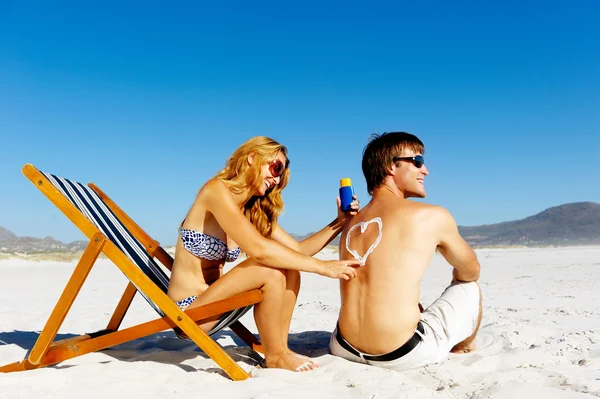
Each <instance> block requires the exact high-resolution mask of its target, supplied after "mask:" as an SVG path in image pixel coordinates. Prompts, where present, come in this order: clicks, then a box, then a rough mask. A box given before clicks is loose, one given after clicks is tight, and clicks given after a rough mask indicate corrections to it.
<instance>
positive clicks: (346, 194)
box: [340, 177, 354, 211]
mask: <svg viewBox="0 0 600 399" xmlns="http://www.w3.org/2000/svg"><path fill="white" fill-rule="evenodd" d="M353 195H354V190H353V189H352V180H351V179H350V178H349V177H346V178H343V179H341V180H340V200H341V206H340V207H341V208H342V211H349V210H350V209H352V208H350V203H351V202H352V201H353V199H352V196H353Z"/></svg>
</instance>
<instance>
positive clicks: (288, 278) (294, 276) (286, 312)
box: [281, 270, 300, 345]
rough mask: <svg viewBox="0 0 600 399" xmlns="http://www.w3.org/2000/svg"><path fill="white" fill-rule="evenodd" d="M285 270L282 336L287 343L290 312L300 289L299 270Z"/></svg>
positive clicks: (292, 310)
mask: <svg viewBox="0 0 600 399" xmlns="http://www.w3.org/2000/svg"><path fill="white" fill-rule="evenodd" d="M284 272H285V282H286V285H285V292H284V294H283V323H282V325H281V327H282V331H281V333H282V337H283V340H284V342H285V343H286V345H287V342H288V336H289V333H290V324H291V323H292V314H293V313H294V308H295V307H296V300H297V299H298V292H299V291H300V272H298V271H296V270H284Z"/></svg>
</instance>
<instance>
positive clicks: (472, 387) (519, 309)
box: [0, 247, 600, 399]
mask: <svg viewBox="0 0 600 399" xmlns="http://www.w3.org/2000/svg"><path fill="white" fill-rule="evenodd" d="M477 252H478V255H479V259H480V262H481V264H482V278H481V287H482V291H483V295H484V318H483V322H482V327H481V330H480V334H479V336H478V339H477V344H478V346H479V350H477V351H476V352H474V353H471V354H467V355H450V356H449V358H448V360H446V361H445V362H443V363H441V364H439V365H435V366H430V367H427V368H424V369H420V370H413V371H409V372H405V373H397V372H393V371H388V370H383V369H378V368H375V367H371V366H365V365H359V364H355V363H351V362H348V361H346V360H343V359H339V358H335V357H333V356H331V355H329V354H327V346H328V342H329V337H330V334H331V331H332V330H333V328H334V326H335V321H336V318H337V312H338V309H339V297H338V286H337V281H335V280H331V279H327V278H324V277H319V276H315V275H311V274H304V275H303V283H302V290H301V292H300V297H299V300H298V306H297V309H296V312H295V315H294V320H293V322H292V331H291V335H290V344H291V347H292V348H293V349H295V350H296V351H298V352H300V353H305V354H308V355H310V356H314V357H316V358H317V361H318V362H320V364H321V365H322V367H321V368H320V369H318V370H316V371H312V372H308V373H292V372H288V371H282V370H264V369H261V370H257V369H255V367H254V366H255V365H256V360H254V359H255V358H256V355H255V354H253V352H252V351H250V350H249V349H248V348H247V347H245V346H243V344H242V343H241V341H240V340H239V339H238V338H237V337H235V336H234V335H233V334H232V333H230V332H229V330H226V331H224V332H221V333H220V334H218V335H217V341H218V342H219V343H220V344H221V345H223V346H224V347H226V350H227V352H228V353H229V354H230V355H231V356H232V357H234V359H236V361H238V363H239V364H240V365H241V366H242V367H243V368H244V369H246V370H248V371H252V372H253V374H254V378H252V379H249V380H247V381H243V382H232V381H231V380H229V379H228V378H226V377H224V374H223V372H222V371H220V370H219V369H218V368H217V367H216V365H215V364H214V362H212V361H211V360H210V359H208V358H207V357H206V355H204V353H202V352H200V351H199V350H198V349H197V347H196V346H195V345H194V344H193V343H190V342H188V341H183V340H179V339H177V338H175V336H174V334H173V333H172V332H163V333H160V334H156V335H153V336H150V337H148V338H146V339H142V340H138V341H135V342H131V343H127V344H123V345H121V346H119V347H116V348H112V349H108V350H105V351H102V352H99V353H93V354H87V355H84V356H81V357H78V358H75V359H72V360H69V361H66V362H63V363H60V364H58V365H56V366H51V367H47V368H43V369H38V370H31V371H26V372H20V373H9V374H1V373H0V398H11V399H13V398H34V397H43V398H105V397H110V396H112V397H119V398H120V397H135V398H186V399H188V398H195V397H206V398H257V399H258V398H297V399H300V398H302V399H304V398H310V399H313V398H369V399H371V398H397V397H409V398H429V397H436V398H438V397H439V398H508V399H514V398H530V397H531V398H538V397H539V398H584V397H599V396H600V299H599V295H598V291H599V290H600V284H599V283H600V248H598V247H586V248H563V249H510V250H480V251H477ZM321 256H322V257H327V258H331V257H333V256H334V255H332V254H331V253H330V252H326V253H322V254H321ZM73 266H74V262H72V263H56V262H32V261H24V260H4V261H0V275H1V277H0V365H3V364H6V363H11V362H14V361H17V360H21V359H22V358H23V357H24V356H25V355H26V353H27V350H28V349H30V348H31V347H32V346H33V343H34V341H35V339H36V338H37V334H38V333H39V331H40V329H41V328H42V327H43V325H44V323H45V322H46V319H47V318H48V316H49V314H50V311H51V310H52V308H53V307H54V304H55V302H56V300H57V299H58V296H59V294H60V292H61V291H62V289H63V287H64V285H65V283H66V281H67V279H68V277H69V275H70V273H71V272H72V269H73ZM449 279H450V267H449V266H448V265H447V264H446V263H445V262H444V260H443V259H442V258H441V257H439V256H435V257H434V260H433V262H432V265H431V266H430V268H429V270H428V272H427V274H426V276H425V278H424V280H423V293H422V296H423V303H424V304H425V305H427V304H429V303H431V302H432V301H433V300H434V299H435V297H436V295H438V294H439V293H441V291H442V290H443V288H444V287H445V285H446V284H447V283H448V282H449ZM125 285H126V280H125V278H124V277H123V276H122V275H121V274H120V272H119V271H118V270H117V269H116V268H115V267H114V266H112V264H111V263H110V261H107V260H100V261H99V262H98V264H97V265H96V267H95V268H94V269H93V270H92V273H91V274H90V276H89V278H88V281H87V282H86V284H85V285H84V287H83V289H82V291H81V293H80V295H79V297H78V298H77V300H76V302H75V304H74V305H73V308H72V309H71V312H70V314H69V316H68V317H67V319H66V320H65V323H64V324H63V326H62V328H61V329H60V332H59V334H58V338H65V337H68V336H71V335H74V334H81V333H85V332H92V331H96V330H99V329H102V328H104V327H105V326H106V323H107V322H108V318H109V317H110V315H111V313H112V311H113V309H114V307H115V305H116V301H117V300H118V298H120V295H121V293H122V290H123V289H124V287H125ZM155 316H156V314H155V313H154V311H153V310H152V309H151V308H150V306H148V304H147V303H146V302H145V301H144V300H143V299H141V297H140V296H139V295H138V296H136V299H135V300H134V304H133V305H132V308H131V309H130V312H129V314H128V316H127V317H126V319H125V326H129V325H132V324H134V323H137V322H142V321H146V320H149V319H152V318H155ZM242 321H243V322H244V324H245V325H246V326H247V327H248V328H250V330H252V331H253V332H256V326H255V324H254V321H253V319H252V315H251V314H247V315H246V316H244V318H243V319H242Z"/></svg>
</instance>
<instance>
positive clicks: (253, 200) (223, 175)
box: [215, 136, 290, 238]
mask: <svg viewBox="0 0 600 399" xmlns="http://www.w3.org/2000/svg"><path fill="white" fill-rule="evenodd" d="M279 152H281V153H283V155H285V157H286V159H287V161H286V164H285V166H286V167H285V171H284V173H283V175H281V178H280V181H279V184H278V185H276V186H275V187H273V188H271V189H269V190H268V191H267V193H266V194H265V195H264V196H253V194H252V193H255V192H256V191H258V190H259V189H260V188H261V186H262V184H263V181H262V176H261V169H262V166H263V165H264V164H266V163H268V162H270V161H273V160H274V159H275V158H276V157H277V154H278V153H279ZM250 155H253V156H254V158H253V161H252V164H251V165H249V164H248V157H249V156H250ZM289 163H290V161H289V159H288V151H287V148H286V147H285V146H283V145H281V144H279V143H278V142H276V141H275V140H273V139H270V138H268V137H265V136H256V137H252V138H251V139H249V140H248V141H246V142H245V143H243V144H242V145H241V146H239V147H238V148H237V149H236V150H235V151H234V152H233V154H231V156H230V157H229V159H227V163H226V165H225V168H224V169H223V170H221V171H220V172H219V173H217V175H216V176H215V177H216V178H217V179H219V180H221V181H222V182H223V183H225V185H226V186H227V187H228V188H229V190H231V191H232V192H233V193H235V194H239V193H241V192H244V191H245V190H248V189H249V190H248V192H249V193H250V194H249V195H248V198H246V203H245V205H244V215H246V217H247V218H248V219H249V220H250V222H251V223H252V224H253V225H254V227H256V229H257V230H258V232H259V233H260V234H261V235H263V236H264V237H267V238H269V237H271V234H273V230H274V229H275V226H277V218H278V217H279V215H280V214H281V212H282V211H283V198H282V196H281V191H282V190H283V189H284V188H285V186H286V185H287V184H288V181H289V179H290V170H289V167H288V166H289Z"/></svg>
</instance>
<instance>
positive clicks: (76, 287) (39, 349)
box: [27, 233, 106, 364]
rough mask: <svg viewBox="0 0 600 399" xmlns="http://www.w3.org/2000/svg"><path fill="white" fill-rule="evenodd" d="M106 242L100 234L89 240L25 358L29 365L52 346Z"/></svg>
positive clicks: (39, 359)
mask: <svg viewBox="0 0 600 399" xmlns="http://www.w3.org/2000/svg"><path fill="white" fill-rule="evenodd" d="M105 242H106V237H105V236H104V234H102V233H96V234H94V236H93V237H92V239H91V240H90V243H89V244H88V246H87V247H86V249H85V251H84V252H83V255H82V256H81V259H80V260H79V263H77V266H76V267H75V271H74V272H73V274H72V275H71V278H70V279H69V282H68V283H67V285H66V287H65V289H64V290H63V292H62V294H61V295H60V298H59V299H58V302H57V303H56V306H55V307H54V310H53V311H52V314H51V315H50V317H49V318H48V321H47V322H46V325H45V326H44V329H43V330H42V332H41V333H40V336H39V337H38V339H37V341H36V343H35V345H34V346H33V349H32V350H31V353H30V354H29V356H28V357H27V360H28V361H29V362H30V363H31V364H39V363H40V361H41V359H42V357H43V356H44V354H45V353H46V351H47V350H48V348H49V347H50V345H51V344H52V341H53V340H54V338H55V337H56V333H57V332H58V329H59V328H60V326H61V325H62V323H63V321H64V320H65V317H66V316H67V313H68V312H69V310H70V309H71V305H73V302H74V301H75V298H76V297H77V294H79V291H80V290H81V286H82V285H83V283H84V282H85V279H86V278H87V276H88V274H89V273H90V270H91V269H92V266H93V265H94V262H95V261H96V259H97V258H98V255H99V254H100V252H101V251H102V247H103V246H104V243H105Z"/></svg>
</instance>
